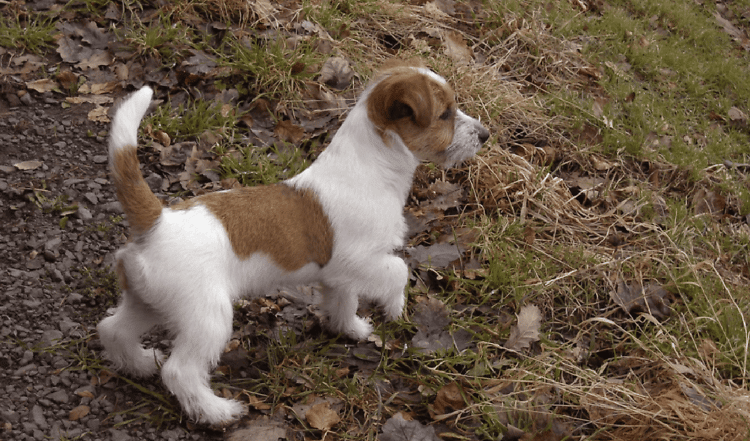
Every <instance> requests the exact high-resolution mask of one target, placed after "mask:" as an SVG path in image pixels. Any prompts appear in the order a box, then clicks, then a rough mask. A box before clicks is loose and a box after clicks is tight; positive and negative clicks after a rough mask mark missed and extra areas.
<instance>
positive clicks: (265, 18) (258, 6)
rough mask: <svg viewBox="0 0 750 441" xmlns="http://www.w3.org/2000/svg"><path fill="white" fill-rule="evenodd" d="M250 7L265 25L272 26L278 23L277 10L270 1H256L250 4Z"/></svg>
mask: <svg viewBox="0 0 750 441" xmlns="http://www.w3.org/2000/svg"><path fill="white" fill-rule="evenodd" d="M250 7H251V8H252V10H253V12H254V13H255V15H257V16H258V19H259V20H260V21H262V22H263V24H265V25H267V26H270V25H273V24H274V23H275V22H276V19H275V18H274V16H275V15H276V8H274V7H273V3H271V2H270V1H269V0H255V1H253V2H250Z"/></svg>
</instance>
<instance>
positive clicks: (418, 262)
mask: <svg viewBox="0 0 750 441" xmlns="http://www.w3.org/2000/svg"><path fill="white" fill-rule="evenodd" d="M406 252H407V254H408V255H409V259H408V263H409V265H410V266H412V267H413V268H418V267H426V268H437V269H443V268H447V267H448V266H449V265H450V264H451V263H452V262H454V261H456V260H458V259H460V258H461V252H462V250H460V249H459V247H458V246H456V245H455V244H451V243H438V244H434V245H429V246H425V245H419V246H416V247H412V248H408V249H407V250H406Z"/></svg>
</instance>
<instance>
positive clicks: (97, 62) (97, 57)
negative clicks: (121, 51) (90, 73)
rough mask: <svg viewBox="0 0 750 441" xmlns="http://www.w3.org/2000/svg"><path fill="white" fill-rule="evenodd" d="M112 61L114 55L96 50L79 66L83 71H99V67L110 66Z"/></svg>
mask: <svg viewBox="0 0 750 441" xmlns="http://www.w3.org/2000/svg"><path fill="white" fill-rule="evenodd" d="M112 61H113V57H112V54H110V53H109V52H107V51H104V50H96V51H93V53H92V54H91V56H89V57H87V58H85V59H83V60H81V61H80V62H79V63H78V65H77V66H78V67H80V68H81V69H82V70H89V69H97V68H99V66H109V65H110V64H111V63H112Z"/></svg>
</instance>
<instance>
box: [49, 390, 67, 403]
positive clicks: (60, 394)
mask: <svg viewBox="0 0 750 441" xmlns="http://www.w3.org/2000/svg"><path fill="white" fill-rule="evenodd" d="M47 398H49V399H50V400H52V401H54V402H56V403H61V404H66V403H67V402H68V401H70V397H69V396H68V393H67V392H66V391H64V390H58V391H56V392H52V393H51V394H49V395H47Z"/></svg>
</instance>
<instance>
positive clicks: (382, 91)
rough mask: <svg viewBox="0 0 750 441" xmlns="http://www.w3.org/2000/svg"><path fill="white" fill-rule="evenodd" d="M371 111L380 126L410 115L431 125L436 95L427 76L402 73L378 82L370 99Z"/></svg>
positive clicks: (368, 104) (416, 122)
mask: <svg viewBox="0 0 750 441" xmlns="http://www.w3.org/2000/svg"><path fill="white" fill-rule="evenodd" d="M367 113H368V116H369V117H370V120H371V121H373V122H374V123H375V125H376V126H377V127H380V128H386V127H387V126H388V125H389V124H390V123H393V122H396V121H398V120H401V119H403V118H410V119H411V120H412V121H414V123H415V124H416V125H417V126H419V127H423V128H424V127H428V126H429V125H430V123H431V122H432V118H433V94H432V91H431V90H430V83H429V81H428V80H427V78H425V76H424V75H419V74H417V73H411V72H409V73H398V74H395V75H391V76H389V77H387V78H385V79H384V80H382V81H380V82H379V83H378V84H376V85H375V88H374V89H373V90H372V92H371V93H370V97H369V98H368V102H367Z"/></svg>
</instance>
